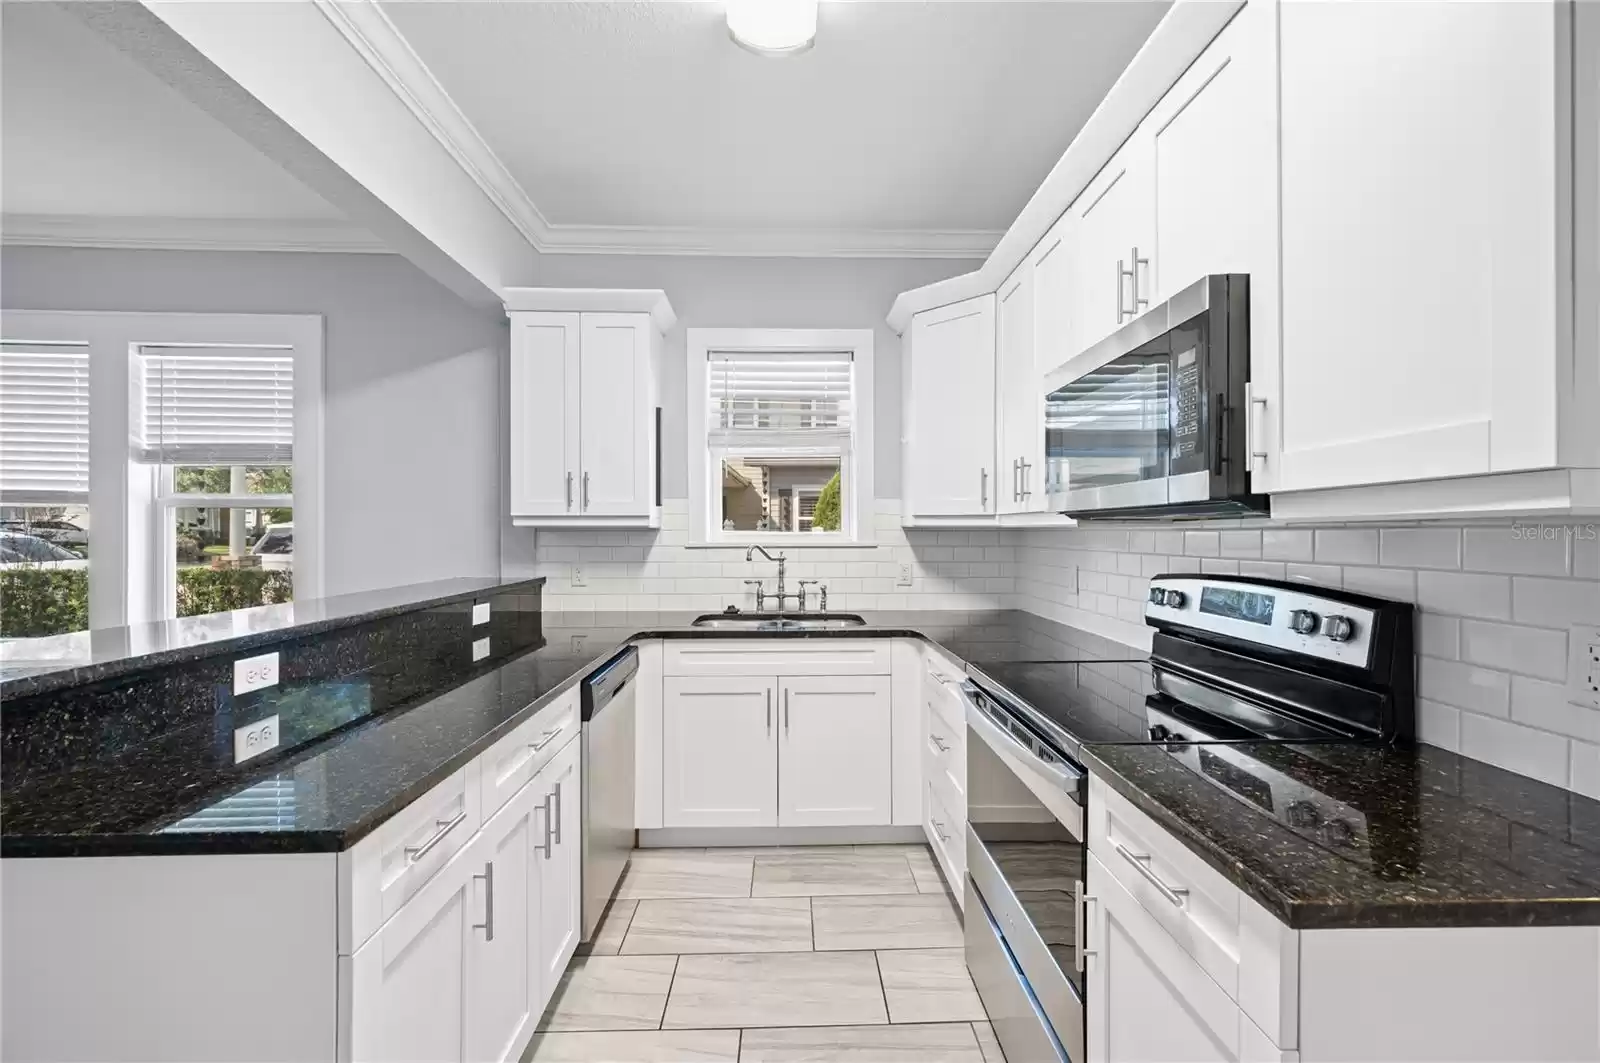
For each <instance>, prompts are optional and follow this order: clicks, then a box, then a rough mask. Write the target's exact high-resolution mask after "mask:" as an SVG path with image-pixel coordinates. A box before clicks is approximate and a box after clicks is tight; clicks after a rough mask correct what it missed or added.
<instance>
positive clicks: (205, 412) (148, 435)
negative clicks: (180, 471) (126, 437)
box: [134, 347, 294, 465]
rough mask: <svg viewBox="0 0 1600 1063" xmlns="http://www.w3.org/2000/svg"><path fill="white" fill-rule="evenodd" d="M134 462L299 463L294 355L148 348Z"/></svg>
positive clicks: (140, 365) (141, 368) (140, 371)
mask: <svg viewBox="0 0 1600 1063" xmlns="http://www.w3.org/2000/svg"><path fill="white" fill-rule="evenodd" d="M137 377H138V382H137V386H138V388H139V390H140V391H141V393H142V395H143V402H142V403H141V404H140V409H139V411H138V413H139V415H140V417H141V421H142V424H141V429H142V430H141V431H140V432H138V433H136V438H137V439H138V443H137V444H136V446H135V448H134V450H135V455H134V456H135V459H136V460H138V461H145V462H152V463H156V464H161V465H284V464H288V463H289V462H291V461H293V460H294V353H293V352H292V351H281V350H260V349H251V350H234V349H226V348H224V349H207V348H196V347H191V348H180V347H145V348H142V349H141V351H140V354H139V358H138V360H137Z"/></svg>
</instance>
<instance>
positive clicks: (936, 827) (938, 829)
mask: <svg viewBox="0 0 1600 1063" xmlns="http://www.w3.org/2000/svg"><path fill="white" fill-rule="evenodd" d="M928 822H929V823H932V824H933V833H934V834H937V835H938V836H939V840H940V841H942V842H947V841H949V840H950V835H948V834H946V833H945V832H944V824H942V823H940V822H939V821H938V820H936V819H930V820H929V821H928Z"/></svg>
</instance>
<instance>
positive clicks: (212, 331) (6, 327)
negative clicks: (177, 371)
mask: <svg viewBox="0 0 1600 1063" xmlns="http://www.w3.org/2000/svg"><path fill="white" fill-rule="evenodd" d="M0 336H3V338H4V339H5V340H7V341H16V342H21V343H83V344H86V345H87V346H88V349H89V425H90V435H89V513H90V521H91V524H92V528H93V530H92V531H91V532H90V537H91V546H90V557H91V563H92V565H93V574H92V575H91V576H90V579H89V627H90V629H91V630H92V629H96V628H107V627H122V626H124V625H127V624H134V623H140V622H143V621H149V620H157V619H161V618H163V615H164V611H163V609H162V607H161V600H162V594H161V584H160V583H159V582H158V580H159V579H160V573H161V572H162V571H163V570H164V565H163V558H162V557H161V556H160V554H159V550H160V545H161V541H162V540H161V538H160V537H159V536H157V535H155V534H154V532H155V530H156V529H157V527H158V522H157V520H156V517H157V515H158V514H160V513H162V512H163V508H162V506H161V504H160V500H159V497H158V496H159V490H158V489H159V482H158V481H159V479H160V477H159V475H158V472H159V470H158V468H157V467H156V466H152V465H144V464H140V463H138V462H135V461H133V460H132V455H131V454H130V451H129V440H130V439H131V438H132V432H131V429H132V428H133V417H132V405H133V401H132V400H133V393H132V386H133V360H134V358H135V357H136V353H135V352H136V351H137V350H138V349H139V348H140V347H142V346H145V345H168V344H178V345H192V346H207V347H216V346H230V345H231V346H242V347H283V348H291V349H293V351H294V357H295V383H294V401H295V429H294V446H295V461H294V464H295V485H294V486H295V490H294V508H295V518H296V525H297V526H296V529H295V532H296V534H295V573H294V594H295V598H296V599H299V600H309V599H313V598H321V597H323V596H324V567H325V558H326V554H325V551H324V538H325V524H326V518H325V515H324V514H325V512H326V511H325V509H324V505H323V501H324V493H323V483H324V470H323V319H322V316H321V315H319V314H216V313H165V312H161V313H143V312H134V311H107V310H5V311H0ZM96 514H104V515H105V516H99V517H97V516H96ZM302 522H303V523H304V525H305V528H306V531H305V534H304V536H302V535H301V534H300V527H299V525H300V524H301V523H302ZM302 548H303V550H304V553H303V554H302Z"/></svg>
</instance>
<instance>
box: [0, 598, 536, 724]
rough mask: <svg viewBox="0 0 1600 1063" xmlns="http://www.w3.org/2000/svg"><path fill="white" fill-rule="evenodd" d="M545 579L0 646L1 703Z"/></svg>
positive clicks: (212, 616)
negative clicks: (10, 699) (9, 699)
mask: <svg viewBox="0 0 1600 1063" xmlns="http://www.w3.org/2000/svg"><path fill="white" fill-rule="evenodd" d="M543 583H544V577H542V576H540V577H536V578H533V579H518V580H502V579H499V578H481V579H480V578H460V579H445V580H435V581H433V582H431V583H414V584H410V585H408V586H404V587H387V588H384V589H383V590H375V591H362V592H360V593H356V594H340V595H335V596H333V597H330V598H314V599H311V600H308V601H300V602H286V603H284V604H282V605H258V606H255V607H253V608H250V609H234V610H231V611H228V612H222V613H208V614H206V615H205V616H191V617H184V618H182V619H179V620H157V621H152V622H150V623H145V624H130V625H128V626H126V627H110V628H97V629H91V630H89V631H75V632H72V633H70V634H66V635H51V636H47V637H44V638H31V639H11V640H8V641H6V642H3V643H0V701H3V700H6V699H8V698H21V697H29V696H31V695H34V694H44V693H48V692H50V691H52V690H60V689H63V688H65V687H71V686H77V685H79V684H81V683H89V682H94V681H96V680H101V679H112V678H115V677H116V676H120V675H127V674H128V673H131V672H135V671H138V670H141V669H145V668H154V667H158V666H160V665H167V664H178V663H181V662H184V661H193V660H198V659H200V658H202V657H209V656H212V655H215V654H234V653H238V652H240V651H241V650H248V649H250V648H251V647H252V646H256V645H264V644H267V643H272V642H276V641H279V640H281V639H283V638H284V637H286V636H288V635H308V634H315V633H316V632H318V631H326V630H328V629H331V628H335V627H343V626H345V625H347V624H354V623H360V622H362V621H366V620H377V619H379V618H381V617H385V616H393V615H395V614H397V613H404V612H409V611H411V610H413V609H421V608H426V607H429V606H438V605H447V604H449V603H451V602H459V601H465V600H467V599H471V598H477V597H480V596H482V595H485V594H492V593H500V592H505V591H520V590H530V589H532V588H534V587H537V586H540V585H541V584H543Z"/></svg>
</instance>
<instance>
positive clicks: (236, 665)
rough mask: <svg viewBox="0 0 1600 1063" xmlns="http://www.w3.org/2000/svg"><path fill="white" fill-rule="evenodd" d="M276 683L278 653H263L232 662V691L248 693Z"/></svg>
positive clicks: (273, 685)
mask: <svg viewBox="0 0 1600 1063" xmlns="http://www.w3.org/2000/svg"><path fill="white" fill-rule="evenodd" d="M277 685H278V654H277V653H276V651H274V652H272V653H263V654H261V655H260V656H259V657H246V658H244V659H242V660H238V661H234V662H233V692H234V693H235V694H248V693H250V692H251V691H252V690H264V689H266V688H267V687H275V686H277Z"/></svg>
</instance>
